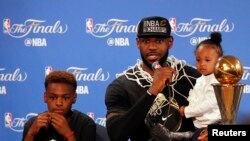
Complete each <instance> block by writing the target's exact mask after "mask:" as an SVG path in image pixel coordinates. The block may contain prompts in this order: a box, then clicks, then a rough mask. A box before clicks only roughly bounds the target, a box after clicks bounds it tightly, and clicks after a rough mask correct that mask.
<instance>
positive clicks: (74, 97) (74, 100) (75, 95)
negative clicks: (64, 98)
mask: <svg viewBox="0 0 250 141" xmlns="http://www.w3.org/2000/svg"><path fill="white" fill-rule="evenodd" d="M76 100H77V94H76V93H75V94H74V96H73V103H76Z"/></svg>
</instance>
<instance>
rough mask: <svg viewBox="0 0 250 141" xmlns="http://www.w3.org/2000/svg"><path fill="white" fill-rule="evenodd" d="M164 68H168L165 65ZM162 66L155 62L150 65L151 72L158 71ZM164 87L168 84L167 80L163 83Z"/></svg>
mask: <svg viewBox="0 0 250 141" xmlns="http://www.w3.org/2000/svg"><path fill="white" fill-rule="evenodd" d="M165 66H168V64H167V63H166V64H165ZM161 67H162V66H161V65H160V63H159V61H155V62H153V63H152V70H153V71H154V70H156V69H159V68H161ZM165 84H166V85H168V84H169V80H168V79H167V80H166V82H165Z"/></svg>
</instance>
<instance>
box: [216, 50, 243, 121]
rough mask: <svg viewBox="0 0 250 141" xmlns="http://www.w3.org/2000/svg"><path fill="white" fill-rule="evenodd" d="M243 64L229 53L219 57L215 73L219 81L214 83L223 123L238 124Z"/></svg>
mask: <svg viewBox="0 0 250 141" xmlns="http://www.w3.org/2000/svg"><path fill="white" fill-rule="evenodd" d="M242 74H243V66H242V64H241V62H240V61H239V59H237V58H236V57H234V56H231V55H227V56H222V57H220V58H219V59H218V61H217V63H216V66H215V72H214V75H215V77H216V79H217V80H218V81H219V83H215V84H212V85H213V88H214V91H215V95H216V99H217V103H218V106H219V109H220V113H221V118H222V124H224V125H230V124H236V119H237V113H238V109H239V104H240V100H241V95H242V92H243V88H244V84H239V83H238V82H239V81H240V79H241V77H242Z"/></svg>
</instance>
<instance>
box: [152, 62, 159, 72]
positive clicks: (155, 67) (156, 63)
mask: <svg viewBox="0 0 250 141" xmlns="http://www.w3.org/2000/svg"><path fill="white" fill-rule="evenodd" d="M159 68H161V65H160V64H159V61H155V62H154V63H153V64H152V70H156V69H159Z"/></svg>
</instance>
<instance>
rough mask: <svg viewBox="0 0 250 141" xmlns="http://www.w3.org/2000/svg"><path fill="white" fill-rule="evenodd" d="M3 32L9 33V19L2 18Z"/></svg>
mask: <svg viewBox="0 0 250 141" xmlns="http://www.w3.org/2000/svg"><path fill="white" fill-rule="evenodd" d="M3 33H10V19H3Z"/></svg>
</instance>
